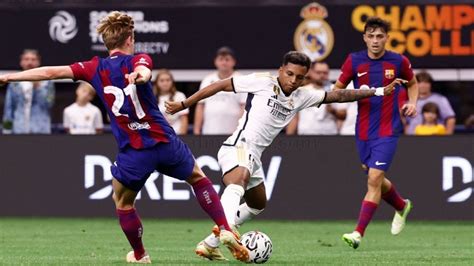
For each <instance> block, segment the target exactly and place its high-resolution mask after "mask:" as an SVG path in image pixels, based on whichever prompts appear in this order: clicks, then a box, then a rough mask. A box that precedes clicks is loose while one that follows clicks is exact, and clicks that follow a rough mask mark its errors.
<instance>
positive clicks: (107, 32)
mask: <svg viewBox="0 0 474 266" xmlns="http://www.w3.org/2000/svg"><path fill="white" fill-rule="evenodd" d="M133 24H134V22H133V18H132V17H130V16H129V15H127V14H125V13H121V12H119V11H112V12H110V13H109V14H108V15H107V16H106V17H105V18H103V19H101V20H100V23H99V25H98V26H97V32H98V33H99V34H100V35H101V36H102V40H104V44H105V47H107V49H109V50H112V49H115V48H119V47H121V46H123V45H124V44H125V41H126V40H127V38H128V37H130V36H132V38H133V37H134V36H133Z"/></svg>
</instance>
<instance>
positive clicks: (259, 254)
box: [240, 231, 273, 264]
mask: <svg viewBox="0 0 474 266" xmlns="http://www.w3.org/2000/svg"><path fill="white" fill-rule="evenodd" d="M240 240H241V242H242V244H243V245H244V246H245V247H247V249H248V250H249V251H250V262H253V263H259V264H260V263H265V262H267V261H268V259H270V256H271V255H272V251H273V244H272V240H270V238H269V237H268V236H267V235H266V234H264V233H262V232H258V231H250V232H247V233H245V234H243V235H242V237H241V238H240Z"/></svg>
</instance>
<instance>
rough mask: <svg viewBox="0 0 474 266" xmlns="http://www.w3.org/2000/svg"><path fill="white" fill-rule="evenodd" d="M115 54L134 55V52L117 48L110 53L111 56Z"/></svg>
mask: <svg viewBox="0 0 474 266" xmlns="http://www.w3.org/2000/svg"><path fill="white" fill-rule="evenodd" d="M115 53H120V54H133V52H132V51H128V49H125V48H115V49H112V50H110V51H109V55H113V54H115Z"/></svg>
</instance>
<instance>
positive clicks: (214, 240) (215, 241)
mask: <svg viewBox="0 0 474 266" xmlns="http://www.w3.org/2000/svg"><path fill="white" fill-rule="evenodd" d="M204 242H205V243H206V244H207V245H208V246H210V247H213V248H217V247H218V246H219V244H220V242H219V238H218V237H216V236H215V235H214V234H213V233H211V234H210V235H208V236H207V237H206V238H205V239H204Z"/></svg>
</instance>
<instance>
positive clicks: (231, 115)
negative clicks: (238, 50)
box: [199, 72, 245, 135]
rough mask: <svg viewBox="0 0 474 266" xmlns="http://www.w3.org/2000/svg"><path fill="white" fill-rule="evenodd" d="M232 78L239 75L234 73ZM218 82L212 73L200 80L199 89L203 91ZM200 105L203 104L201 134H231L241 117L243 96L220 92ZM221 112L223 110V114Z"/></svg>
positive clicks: (215, 75) (215, 73)
mask: <svg viewBox="0 0 474 266" xmlns="http://www.w3.org/2000/svg"><path fill="white" fill-rule="evenodd" d="M232 76H233V77H236V76H239V73H238V72H234V74H232ZM219 80H220V79H219V76H218V75H217V72H214V73H212V74H210V75H208V76H206V77H205V78H204V79H203V80H202V82H201V86H200V87H199V89H203V88H205V87H207V86H209V85H210V84H212V83H214V82H216V81H219ZM201 103H204V113H203V125H202V134H203V135H220V134H231V133H232V132H233V131H234V130H235V129H236V128H237V124H238V121H239V118H240V116H241V115H242V105H243V104H245V95H243V94H237V95H236V94H234V93H230V92H225V91H221V92H218V93H216V94H215V95H214V96H212V97H210V98H207V99H205V100H203V101H202V102H201ZM222 110H225V112H223V111H222Z"/></svg>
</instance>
